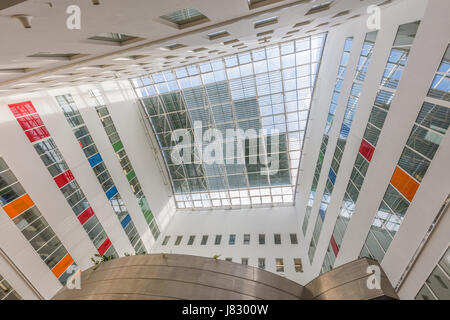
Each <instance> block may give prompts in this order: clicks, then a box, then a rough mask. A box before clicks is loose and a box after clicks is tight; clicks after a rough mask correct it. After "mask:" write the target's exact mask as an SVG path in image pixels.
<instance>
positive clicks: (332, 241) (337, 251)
mask: <svg viewBox="0 0 450 320" xmlns="http://www.w3.org/2000/svg"><path fill="white" fill-rule="evenodd" d="M330 244H331V248H333V252H334V256H335V257H337V255H338V253H339V248H338V246H337V243H336V240H334V236H331V239H330Z"/></svg>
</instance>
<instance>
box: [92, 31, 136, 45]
mask: <svg viewBox="0 0 450 320" xmlns="http://www.w3.org/2000/svg"><path fill="white" fill-rule="evenodd" d="M89 39H91V40H99V41H110V42H117V43H122V42H125V41H129V40H134V39H137V37H133V36H129V35H126V34H122V33H114V32H105V33H101V34H98V35H96V36H93V37H90V38H89Z"/></svg>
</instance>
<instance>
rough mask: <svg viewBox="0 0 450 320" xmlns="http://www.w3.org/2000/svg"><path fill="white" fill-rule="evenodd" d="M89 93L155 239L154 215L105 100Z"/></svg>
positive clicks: (156, 233)
mask: <svg viewBox="0 0 450 320" xmlns="http://www.w3.org/2000/svg"><path fill="white" fill-rule="evenodd" d="M89 95H90V97H91V102H92V103H93V105H94V107H95V110H96V111H97V115H98V117H99V119H100V121H101V123H102V125H103V129H104V130H105V133H106V135H107V136H108V139H109V141H110V142H111V145H112V147H113V149H114V152H115V153H116V156H117V158H118V160H119V163H120V166H121V167H122V169H123V173H124V174H125V176H126V177H127V180H128V184H129V185H130V188H131V191H132V192H133V194H134V196H135V197H136V199H137V200H138V204H139V207H140V208H141V212H142V214H143V215H144V217H145V220H146V222H147V224H148V226H149V228H150V231H151V233H152V235H153V237H154V238H155V240H156V239H158V237H159V234H160V231H159V227H158V225H157V223H156V219H155V217H154V216H153V213H152V210H151V209H150V206H149V205H148V202H147V199H146V197H145V196H144V192H143V191H142V187H141V184H140V182H139V180H138V177H137V175H136V172H135V171H134V169H133V166H132V165H131V161H130V159H129V158H128V154H127V152H126V151H125V147H124V145H123V143H122V140H121V139H120V136H119V133H118V132H117V129H116V127H115V125H114V122H113V120H112V118H111V116H110V114H109V110H108V108H107V106H106V104H105V101H104V99H103V97H102V95H101V93H100V91H99V90H98V89H93V90H90V91H89Z"/></svg>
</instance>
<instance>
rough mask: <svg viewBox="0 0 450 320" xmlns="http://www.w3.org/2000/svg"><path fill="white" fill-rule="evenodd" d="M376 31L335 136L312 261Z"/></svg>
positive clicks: (362, 55) (366, 44)
mask: <svg viewBox="0 0 450 320" xmlns="http://www.w3.org/2000/svg"><path fill="white" fill-rule="evenodd" d="M377 35H378V31H373V32H369V33H367V34H366V37H365V40H364V43H363V47H362V49H361V53H360V56H359V62H358V67H357V70H356V74H355V78H354V80H353V85H352V88H351V90H350V95H349V97H348V100H347V106H346V108H345V114H344V118H343V120H342V124H341V130H340V133H339V136H338V138H337V144H336V147H335V150H334V154H333V158H332V161H331V166H330V169H329V171H328V177H327V179H326V184H325V188H324V191H323V194H322V199H321V202H320V207H319V210H318V211H319V212H318V215H317V218H316V224H315V226H314V231H313V235H312V238H311V242H310V245H309V249H308V256H309V261H310V262H311V263H312V262H313V259H314V254H315V252H316V248H317V244H318V242H319V238H320V234H321V231H322V226H323V224H324V222H325V217H326V215H327V212H328V206H329V204H330V201H331V197H332V194H333V190H334V184H335V183H336V179H337V177H338V174H339V168H340V166H341V161H342V159H343V155H344V152H345V147H346V145H347V139H348V136H349V134H350V130H351V128H352V124H353V120H354V116H355V112H356V110H357V108H358V106H359V98H360V96H361V92H362V88H363V84H364V81H365V75H366V71H367V68H368V66H369V64H370V61H371V57H372V52H373V49H374V47H375V41H376V39H377Z"/></svg>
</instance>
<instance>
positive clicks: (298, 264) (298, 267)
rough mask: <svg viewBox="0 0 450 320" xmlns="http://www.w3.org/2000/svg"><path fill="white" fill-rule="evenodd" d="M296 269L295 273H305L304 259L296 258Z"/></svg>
mask: <svg viewBox="0 0 450 320" xmlns="http://www.w3.org/2000/svg"><path fill="white" fill-rule="evenodd" d="M294 268H295V272H303V265H302V259H300V258H294Z"/></svg>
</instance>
